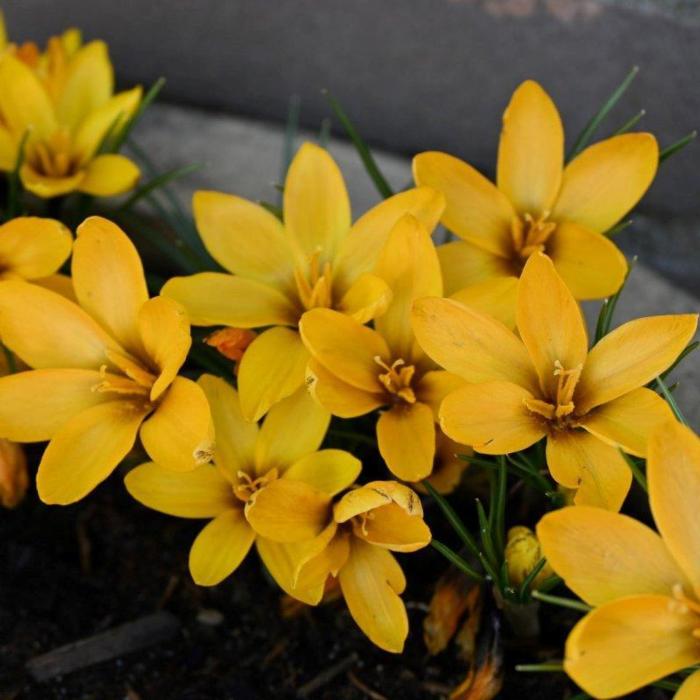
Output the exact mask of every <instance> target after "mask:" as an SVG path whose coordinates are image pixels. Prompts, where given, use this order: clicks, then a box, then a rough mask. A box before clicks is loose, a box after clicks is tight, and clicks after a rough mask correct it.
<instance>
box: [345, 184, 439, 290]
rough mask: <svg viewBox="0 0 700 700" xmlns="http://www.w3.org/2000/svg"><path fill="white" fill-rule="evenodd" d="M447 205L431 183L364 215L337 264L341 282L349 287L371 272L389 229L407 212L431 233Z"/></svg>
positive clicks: (356, 224) (382, 203)
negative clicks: (354, 281)
mask: <svg viewBox="0 0 700 700" xmlns="http://www.w3.org/2000/svg"><path fill="white" fill-rule="evenodd" d="M444 209H445V198H444V197H443V196H442V194H441V193H440V192H438V191H437V190H434V189H432V188H431V187H414V188H412V189H410V190H405V191H404V192H399V193H398V194H395V195H393V196H392V197H389V198H387V199H385V200H384V201H383V202H380V203H379V204H377V205H376V206H375V207H372V209H370V210H369V211H368V212H366V213H365V214H364V215H363V216H361V217H360V218H359V219H358V220H357V221H356V222H355V223H354V224H353V226H352V228H351V229H350V233H349V234H348V236H347V237H346V238H345V239H344V240H343V241H342V243H341V245H340V249H339V251H338V255H337V257H336V262H335V266H334V270H333V272H334V275H335V276H336V277H335V278H336V281H337V283H338V284H339V285H340V286H341V287H342V288H345V287H347V286H349V284H350V283H351V282H352V281H353V280H355V279H357V278H358V277H359V276H360V275H362V274H363V273H366V272H371V271H372V270H373V269H374V266H375V265H376V263H377V258H378V257H379V253H380V252H381V250H382V248H383V247H384V244H385V243H386V240H387V237H388V236H389V232H390V231H391V229H392V228H393V227H394V225H395V224H396V222H397V221H398V220H399V219H400V218H401V217H402V216H404V215H405V214H412V215H413V216H414V217H415V218H416V219H418V221H420V222H421V224H423V226H424V227H425V229H426V230H427V231H428V232H429V233H431V232H432V231H433V229H434V228H435V227H436V226H437V224H438V221H439V220H440V216H442V212H443V210H444Z"/></svg>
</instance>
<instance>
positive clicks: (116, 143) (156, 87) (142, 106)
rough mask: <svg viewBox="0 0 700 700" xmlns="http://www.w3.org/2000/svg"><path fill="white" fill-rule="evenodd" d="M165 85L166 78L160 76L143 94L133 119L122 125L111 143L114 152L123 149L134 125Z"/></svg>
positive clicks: (132, 116)
mask: <svg viewBox="0 0 700 700" xmlns="http://www.w3.org/2000/svg"><path fill="white" fill-rule="evenodd" d="M164 87H165V78H162V77H161V78H158V80H156V82H155V83H153V85H151V87H150V89H149V90H148V92H147V93H146V94H145V95H144V96H143V98H142V99H141V102H140V103H139V106H138V107H137V108H136V111H135V112H134V113H133V114H132V115H131V119H129V120H128V121H127V122H126V124H124V126H123V127H122V130H121V131H120V132H119V134H118V135H117V136H115V138H114V140H113V141H112V143H111V144H110V149H111V151H112V153H116V152H117V151H119V149H121V147H122V146H123V145H124V144H125V143H126V140H127V138H129V135H130V134H131V132H132V131H133V129H134V127H135V126H136V124H137V123H138V122H139V120H140V119H141V117H142V116H143V113H144V112H145V111H146V110H147V109H148V108H149V107H150V106H151V104H152V103H153V102H154V101H155V100H156V98H157V97H158V95H159V94H160V92H161V90H162V89H163V88H164Z"/></svg>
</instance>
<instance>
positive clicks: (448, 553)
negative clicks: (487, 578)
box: [430, 538, 484, 582]
mask: <svg viewBox="0 0 700 700" xmlns="http://www.w3.org/2000/svg"><path fill="white" fill-rule="evenodd" d="M430 544H431V546H432V547H433V548H434V549H436V550H437V551H438V552H440V554H442V556H443V557H445V559H447V560H448V561H450V562H451V563H452V564H454V565H455V566H456V567H457V568H458V569H460V570H461V571H463V572H464V573H465V574H467V576H471V577H472V578H473V579H475V580H476V581H479V582H481V581H483V580H484V577H483V576H482V575H481V574H480V573H479V572H478V571H476V569H473V568H472V567H471V566H469V564H467V562H466V561H464V559H462V557H460V556H459V554H457V552H455V551H454V550H452V549H450V548H449V547H448V546H447V545H446V544H443V543H442V542H440V540H436V539H434V538H433V539H432V540H431V542H430Z"/></svg>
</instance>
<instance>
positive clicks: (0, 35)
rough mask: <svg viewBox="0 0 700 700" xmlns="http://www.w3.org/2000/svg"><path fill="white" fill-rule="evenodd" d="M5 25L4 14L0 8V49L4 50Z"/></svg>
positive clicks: (5, 42)
mask: <svg viewBox="0 0 700 700" xmlns="http://www.w3.org/2000/svg"><path fill="white" fill-rule="evenodd" d="M7 44H8V39H7V27H6V25H5V16H4V14H3V12H2V10H0V51H4V50H5V49H6V48H7Z"/></svg>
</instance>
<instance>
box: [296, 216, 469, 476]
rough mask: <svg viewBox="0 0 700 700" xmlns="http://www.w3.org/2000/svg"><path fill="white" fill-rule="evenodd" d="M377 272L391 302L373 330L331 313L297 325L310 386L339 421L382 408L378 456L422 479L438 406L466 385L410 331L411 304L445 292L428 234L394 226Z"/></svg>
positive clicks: (411, 223) (415, 226) (410, 222)
mask: <svg viewBox="0 0 700 700" xmlns="http://www.w3.org/2000/svg"><path fill="white" fill-rule="evenodd" d="M376 273H377V274H378V275H379V276H380V277H381V278H382V279H384V280H386V281H387V283H388V286H389V289H390V290H391V293H392V297H391V301H390V302H389V306H388V308H387V310H386V311H385V313H383V314H382V315H381V316H379V317H378V318H376V319H375V320H374V329H372V328H368V327H367V326H363V325H362V324H361V323H360V322H359V321H357V320H354V319H352V318H350V317H349V316H347V315H344V314H341V313H339V312H338V311H334V310H332V309H314V310H311V311H308V312H307V313H305V314H304V315H303V316H302V318H301V322H300V324H299V329H300V331H301V337H302V339H303V341H304V344H305V345H306V347H307V348H308V350H309V352H310V353H311V358H312V359H311V360H310V362H309V367H308V379H307V384H308V386H309V389H310V391H311V392H312V394H313V395H314V396H315V397H316V399H317V400H318V401H319V402H320V403H321V404H322V405H323V406H325V407H326V408H327V409H328V410H329V411H330V412H331V413H333V414H334V415H336V416H340V417H342V418H351V417H354V416H361V415H364V414H365V413H369V412H371V411H374V410H375V409H377V408H380V407H385V408H386V410H384V411H383V412H382V413H381V414H380V416H379V419H378V420H377V442H378V444H379V451H380V453H381V455H382V457H383V458H384V461H385V462H386V464H387V466H388V467H389V469H390V470H391V472H392V473H393V474H395V475H396V476H398V477H399V478H400V479H403V480H405V481H419V480H420V479H423V478H425V477H426V476H428V475H429V474H430V472H431V471H432V469H433V462H434V459H435V449H436V427H435V421H436V418H437V413H436V412H437V408H438V406H439V404H440V401H441V400H442V398H443V397H444V396H445V395H446V394H447V393H448V392H450V391H452V390H453V389H455V388H456V387H458V386H460V385H461V384H462V380H461V379H460V378H459V377H457V376H455V375H453V374H450V373H448V372H444V371H442V370H439V369H437V367H436V365H435V364H434V362H432V360H431V359H430V358H429V357H427V356H426V354H425V353H424V352H423V351H422V350H421V348H420V347H419V346H418V344H417V343H416V340H415V338H414V336H413V330H412V328H411V308H412V305H413V302H414V300H416V299H419V298H421V297H424V296H427V295H440V294H442V280H441V277H440V266H439V264H438V260H437V255H436V253H435V247H434V245H433V242H432V240H431V238H430V234H429V233H428V231H427V230H426V229H425V227H423V226H422V225H421V224H420V222H419V221H418V220H417V219H416V218H415V217H413V216H411V215H410V214H407V215H405V216H404V217H402V218H401V219H400V220H399V221H398V223H397V224H396V225H395V226H394V227H393V228H392V230H391V233H390V234H389V237H388V239H387V242H386V245H385V247H384V249H383V250H382V252H381V254H380V256H379V260H378V264H377V267H376Z"/></svg>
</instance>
